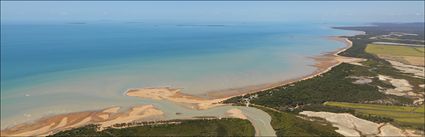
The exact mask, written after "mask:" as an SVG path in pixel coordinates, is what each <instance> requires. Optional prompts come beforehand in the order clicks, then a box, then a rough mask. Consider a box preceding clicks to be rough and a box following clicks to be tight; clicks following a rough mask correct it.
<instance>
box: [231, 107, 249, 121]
mask: <svg viewBox="0 0 425 137" xmlns="http://www.w3.org/2000/svg"><path fill="white" fill-rule="evenodd" d="M227 113H228V114H229V116H230V117H234V118H240V119H248V118H247V117H246V116H245V115H244V114H243V113H242V111H241V110H239V109H236V108H235V109H231V110H229V111H227Z"/></svg>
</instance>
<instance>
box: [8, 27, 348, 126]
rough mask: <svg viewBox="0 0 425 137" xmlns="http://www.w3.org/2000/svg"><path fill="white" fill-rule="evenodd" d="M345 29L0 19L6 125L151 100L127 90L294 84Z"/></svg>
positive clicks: (198, 91)
mask: <svg viewBox="0 0 425 137" xmlns="http://www.w3.org/2000/svg"><path fill="white" fill-rule="evenodd" d="M347 34H348V32H347V31H341V30H334V29H330V28H329V27H328V26H325V25H322V24H302V23H299V24H258V23H257V24H249V23H248V24H225V25H224V26H202V25H201V26H190V25H189V26H187V25H183V26H182V25H178V24H172V23H168V24H167V23H155V24H150V23H138V24H125V23H122V24H119V23H115V24H112V23H109V24H108V23H96V24H90V23H88V24H49V25H47V24H44V25H42V24H38V25H37V24H26V25H24V24H20V25H17V24H2V31H1V39H2V41H1V53H2V54H1V74H2V75H1V95H2V96H1V119H2V122H1V125H2V127H6V125H11V124H13V123H20V122H23V121H26V120H31V119H35V118H39V117H42V116H46V115H51V114H58V113H67V112H74V111H83V110H92V109H102V108H106V107H109V106H129V105H134V104H152V103H153V102H152V101H151V100H143V99H136V98H129V97H126V96H124V95H123V93H124V92H125V91H126V90H127V89H128V88H138V87H163V86H169V87H174V88H183V90H182V92H185V93H189V94H194V95H201V94H203V93H206V92H208V91H214V90H224V89H228V88H235V87H244V86H248V85H256V84H263V83H270V82H276V81H283V80H288V79H291V78H295V77H298V76H302V75H306V74H309V73H311V72H313V71H314V67H312V66H311V65H312V64H313V63H314V62H313V60H312V59H309V58H308V57H312V56H316V55H319V54H321V53H323V52H329V51H333V50H335V49H337V48H341V47H343V46H344V45H343V44H342V43H339V42H336V41H330V40H328V39H326V38H325V37H326V36H335V35H347ZM136 102H137V103H136ZM160 104H161V103H160ZM162 106H166V105H163V104H162ZM172 108H173V107H170V108H169V109H172ZM209 113H213V112H209Z"/></svg>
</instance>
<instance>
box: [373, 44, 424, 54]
mask: <svg viewBox="0 0 425 137" xmlns="http://www.w3.org/2000/svg"><path fill="white" fill-rule="evenodd" d="M365 50H366V52H368V53H371V54H376V55H389V56H415V57H424V48H423V47H409V46H393V45H377V44H368V45H367V47H366V49H365Z"/></svg>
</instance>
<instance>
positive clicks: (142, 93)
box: [1, 36, 362, 136]
mask: <svg viewBox="0 0 425 137" xmlns="http://www.w3.org/2000/svg"><path fill="white" fill-rule="evenodd" d="M328 39H330V40H336V41H340V42H344V44H345V45H346V46H345V47H343V48H340V49H337V50H335V51H332V52H327V53H324V54H322V55H319V56H315V57H311V58H312V59H314V60H315V64H314V65H312V66H314V67H316V70H315V71H314V72H312V73H311V74H308V75H306V76H301V77H298V78H294V79H290V80H285V81H281V82H275V83H269V84H261V85H255V86H247V87H244V88H234V89H228V90H223V91H215V92H214V93H212V92H209V93H207V94H206V96H207V97H208V98H201V97H197V96H192V95H187V94H183V93H180V92H179V91H178V89H171V88H165V89H167V90H165V91H164V90H163V89H164V88H144V89H143V88H140V89H129V90H128V91H127V92H126V93H125V94H126V95H127V96H135V97H140V98H147V99H154V100H167V101H171V102H174V103H178V104H181V105H183V106H187V107H189V108H192V109H198V110H200V109H209V108H212V107H217V106H222V105H225V104H221V103H220V102H222V101H224V100H226V99H228V98H231V97H234V96H240V95H244V94H248V93H255V92H262V91H265V90H268V89H272V88H275V87H279V86H284V85H287V84H291V83H295V82H298V81H302V80H306V79H310V78H313V77H316V76H318V75H321V74H323V73H326V72H328V71H329V70H331V69H332V68H333V67H335V66H337V65H339V64H341V63H343V62H347V63H356V62H359V61H362V59H356V58H354V59H353V58H349V57H343V56H339V55H338V54H339V53H341V52H343V51H345V50H347V49H348V48H350V47H351V46H352V42H351V41H349V40H348V39H347V38H342V37H338V36H334V37H328ZM146 89H150V90H149V92H146ZM139 107H140V108H144V109H137V108H139ZM109 109H111V108H106V109H104V111H84V112H74V113H68V114H61V115H54V116H49V117H44V118H41V119H39V120H36V121H35V122H28V123H23V124H19V125H14V126H12V127H10V128H6V129H4V130H2V131H1V135H2V136H4V135H49V134H52V133H53V132H57V131H60V130H64V129H69V128H75V127H78V126H83V125H87V124H90V123H91V124H93V123H100V124H102V123H107V124H105V125H106V126H111V125H113V124H115V123H124V122H132V121H135V120H141V119H143V120H149V117H150V116H162V115H163V112H162V111H161V110H159V109H157V108H155V107H153V106H152V105H151V106H135V107H133V108H131V109H129V110H127V111H125V112H120V113H117V111H114V112H109V111H106V110H109ZM145 109H146V110H145ZM136 110H137V111H138V112H144V111H147V113H143V114H141V115H138V114H134V113H132V112H133V111H136ZM236 112H237V110H234V111H231V112H229V113H230V114H231V115H234V116H235V117H239V118H243V117H245V116H241V114H239V112H237V113H236ZM104 113H105V114H104ZM115 113H117V114H115ZM112 114H113V115H112ZM68 118H70V119H74V120H72V122H69V123H67V121H71V120H68ZM151 120H152V119H151ZM47 123H49V124H47ZM106 126H104V127H106Z"/></svg>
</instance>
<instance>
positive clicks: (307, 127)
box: [256, 106, 342, 137]
mask: <svg viewBox="0 0 425 137" xmlns="http://www.w3.org/2000/svg"><path fill="white" fill-rule="evenodd" d="M256 107H257V108H259V109H261V110H263V111H265V112H267V113H268V114H269V115H270V116H271V117H272V121H271V125H272V127H273V129H274V130H275V131H276V135H277V136H327V137H329V136H342V135H340V134H339V133H336V132H335V130H336V129H337V128H335V127H332V125H331V124H330V123H327V122H326V121H324V120H321V119H316V120H315V121H309V120H305V119H302V118H299V117H297V115H296V114H292V113H287V112H280V111H276V110H272V109H269V108H266V107H261V106H256Z"/></svg>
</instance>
